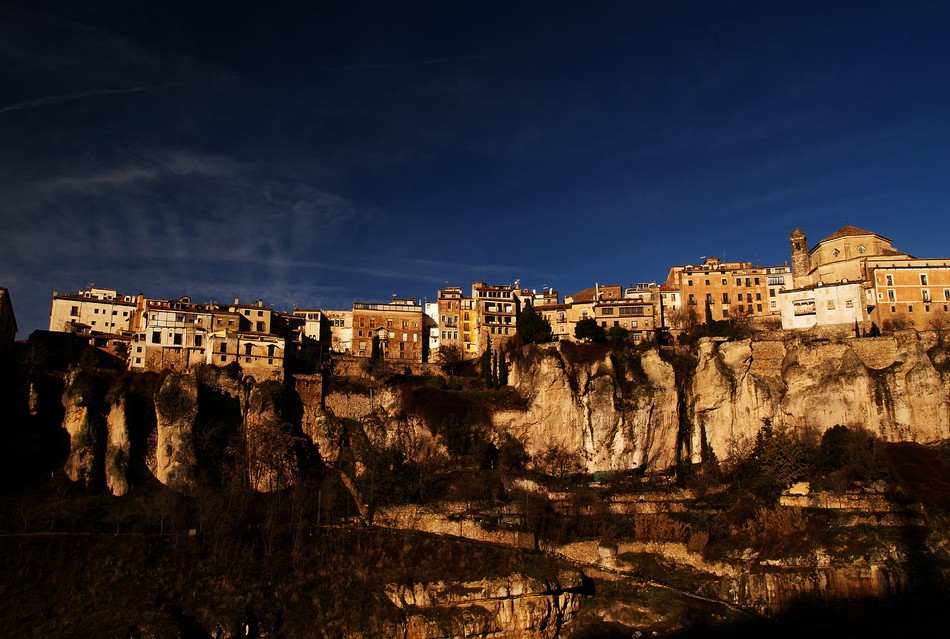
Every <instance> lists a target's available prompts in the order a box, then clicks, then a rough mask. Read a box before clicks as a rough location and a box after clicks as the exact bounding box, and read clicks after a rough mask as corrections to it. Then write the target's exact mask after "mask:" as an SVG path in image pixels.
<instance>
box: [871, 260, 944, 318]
mask: <svg viewBox="0 0 950 639" xmlns="http://www.w3.org/2000/svg"><path fill="white" fill-rule="evenodd" d="M867 272H868V280H867V281H868V284H869V285H868V290H867V304H868V308H869V309H870V313H871V319H872V320H873V321H874V322H876V323H877V324H878V326H881V327H883V328H902V327H906V328H915V329H917V330H919V331H926V330H931V329H935V328H941V329H947V328H950V323H948V322H950V259H946V258H943V259H902V260H891V259H888V258H886V257H877V258H869V259H868V260H867Z"/></svg>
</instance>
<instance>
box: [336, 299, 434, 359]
mask: <svg viewBox="0 0 950 639" xmlns="http://www.w3.org/2000/svg"><path fill="white" fill-rule="evenodd" d="M423 326H424V323H423V312H422V305H421V304H419V303H417V302H416V300H415V298H407V299H400V298H393V300H392V301H391V302H354V303H353V332H354V333H355V334H354V336H353V345H352V353H353V355H356V356H358V357H369V356H370V355H372V352H373V336H374V335H375V336H377V337H379V338H380V346H381V347H382V350H383V356H384V357H385V358H386V359H387V360H395V361H400V360H402V361H406V362H422V361H424V359H423V358H424V356H425V355H426V352H425V351H426V348H425V347H426V345H427V336H426V334H425V333H424V332H423Z"/></svg>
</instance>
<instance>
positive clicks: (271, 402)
mask: <svg viewBox="0 0 950 639" xmlns="http://www.w3.org/2000/svg"><path fill="white" fill-rule="evenodd" d="M281 395H282V390H281V387H280V384H279V383H277V382H263V383H261V384H257V385H255V386H254V387H253V388H252V389H251V391H250V395H249V397H248V401H247V411H246V415H245V418H244V435H245V439H246V446H247V450H246V458H247V474H248V483H249V485H250V487H251V488H252V489H254V490H256V491H258V492H273V491H275V490H281V489H283V488H286V487H288V486H290V485H291V484H293V482H294V480H295V479H296V478H297V476H298V475H299V473H300V468H301V464H302V460H303V450H302V446H303V440H302V438H301V437H299V436H298V434H297V433H295V432H294V426H293V424H292V423H291V422H290V421H289V420H287V419H286V418H285V416H284V415H283V412H284V411H285V410H286V408H285V407H284V406H283V403H284V401H285V400H283V398H282V397H281Z"/></svg>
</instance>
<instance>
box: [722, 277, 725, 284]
mask: <svg viewBox="0 0 950 639" xmlns="http://www.w3.org/2000/svg"><path fill="white" fill-rule="evenodd" d="M722 285H723V286H725V285H726V278H722Z"/></svg>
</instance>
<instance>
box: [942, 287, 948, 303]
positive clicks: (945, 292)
mask: <svg viewBox="0 0 950 639" xmlns="http://www.w3.org/2000/svg"><path fill="white" fill-rule="evenodd" d="M943 299H944V300H946V301H948V302H950V288H945V289H943Z"/></svg>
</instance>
